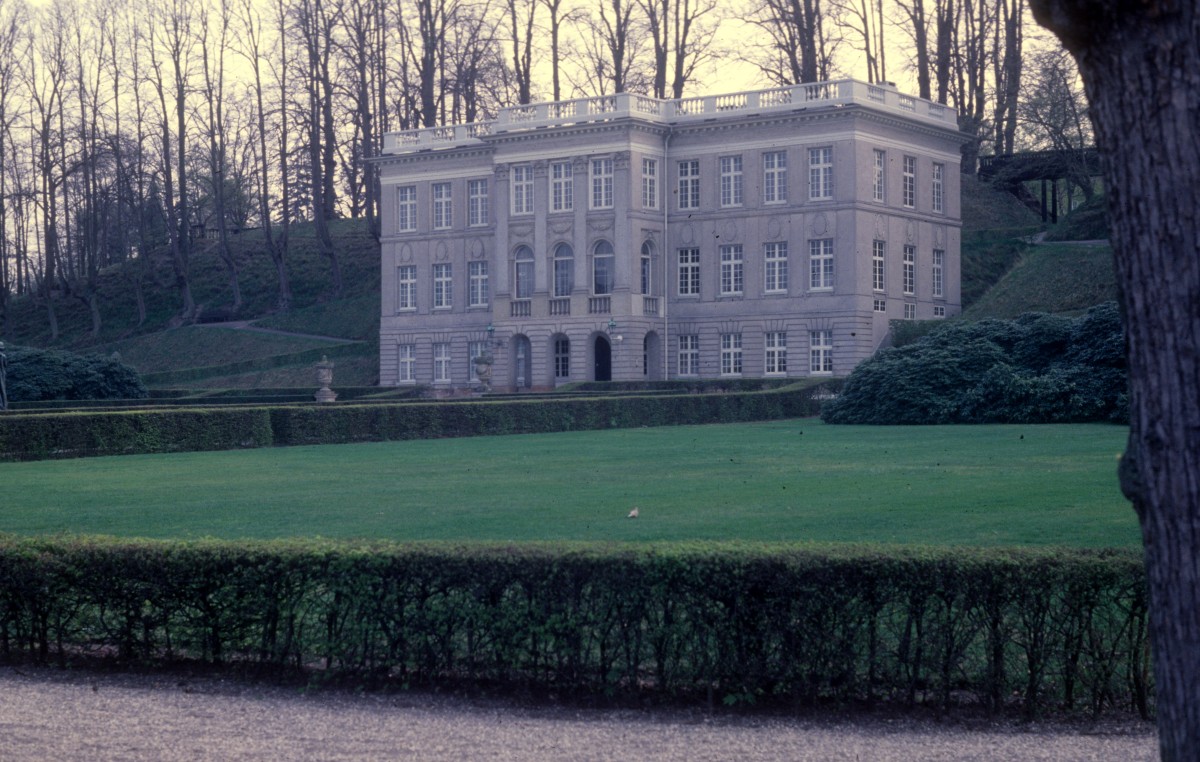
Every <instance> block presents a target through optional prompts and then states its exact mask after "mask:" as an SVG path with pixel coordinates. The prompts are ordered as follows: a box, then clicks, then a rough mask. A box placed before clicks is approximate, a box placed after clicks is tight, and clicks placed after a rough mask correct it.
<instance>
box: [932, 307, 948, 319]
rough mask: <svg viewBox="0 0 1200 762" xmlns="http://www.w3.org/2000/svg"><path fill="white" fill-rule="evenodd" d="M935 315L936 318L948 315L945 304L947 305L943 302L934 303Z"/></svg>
mask: <svg viewBox="0 0 1200 762" xmlns="http://www.w3.org/2000/svg"><path fill="white" fill-rule="evenodd" d="M933 316H934V317H935V318H944V317H946V306H945V305H943V304H938V305H934V308H933Z"/></svg>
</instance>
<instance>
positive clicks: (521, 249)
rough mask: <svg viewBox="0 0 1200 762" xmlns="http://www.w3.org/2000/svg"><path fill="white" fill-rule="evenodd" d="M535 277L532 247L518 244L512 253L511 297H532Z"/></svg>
mask: <svg viewBox="0 0 1200 762" xmlns="http://www.w3.org/2000/svg"><path fill="white" fill-rule="evenodd" d="M522 255H523V256H522ZM535 277H536V269H535V267H534V262H533V249H530V248H529V247H528V246H518V247H517V251H516V252H515V253H514V255H513V298H514V299H532V298H533V291H534V278H535Z"/></svg>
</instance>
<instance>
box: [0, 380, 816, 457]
mask: <svg viewBox="0 0 1200 762" xmlns="http://www.w3.org/2000/svg"><path fill="white" fill-rule="evenodd" d="M820 388H822V387H820V386H815V387H803V386H802V385H796V386H795V387H791V388H788V389H784V390H780V391H773V392H753V393H741V394H707V395H704V394H684V395H671V396H668V395H656V396H652V397H624V396H623V397H609V398H583V399H580V398H571V399H540V400H531V401H523V400H504V401H486V400H479V401H457V402H444V403H432V402H430V403H408V404H395V403H393V404H383V403H379V404H345V405H343V404H335V405H323V406H318V405H305V406H300V405H289V406H275V407H239V408H224V407H214V408H208V409H205V408H186V409H175V410H136V411H108V412H95V413H93V412H74V413H45V414H32V413H29V414H23V413H14V414H6V415H4V416H0V460H41V459H47V458H72V457H86V456H94V455H124V454H134V453H151V452H192V451H200V450H229V449H238V448H245V447H268V446H272V445H301V444H341V443H347V442H380V441H391V440H402V439H432V438H440V437H462V436H478V435H492V434H532V433H540V432H553V431H579V430H585V429H608V428H630V427H635V426H669V425H677V424H695V423H736V422H742V421H760V420H771V419H778V418H796V417H802V416H811V415H815V414H816V412H817V409H818V406H819V404H820V401H819V400H816V399H814V389H820Z"/></svg>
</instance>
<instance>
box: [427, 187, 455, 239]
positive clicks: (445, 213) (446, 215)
mask: <svg viewBox="0 0 1200 762" xmlns="http://www.w3.org/2000/svg"><path fill="white" fill-rule="evenodd" d="M431 193H432V195H433V229H434V230H449V229H450V228H451V227H453V225H454V186H453V185H452V184H450V183H433V185H432V186H431Z"/></svg>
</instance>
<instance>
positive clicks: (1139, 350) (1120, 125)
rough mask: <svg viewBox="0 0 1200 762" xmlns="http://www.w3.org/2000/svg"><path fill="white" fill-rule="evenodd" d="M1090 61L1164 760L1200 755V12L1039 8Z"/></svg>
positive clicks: (1072, 0) (1124, 472)
mask: <svg viewBox="0 0 1200 762" xmlns="http://www.w3.org/2000/svg"><path fill="white" fill-rule="evenodd" d="M1032 7H1033V11H1034V14H1035V17H1036V18H1037V20H1038V22H1039V23H1041V24H1042V25H1044V26H1046V27H1048V28H1049V29H1050V30H1052V31H1053V32H1054V33H1055V34H1057V35H1058V36H1059V37H1060V38H1061V39H1062V41H1063V43H1064V44H1065V45H1066V47H1067V49H1068V50H1070V51H1071V52H1072V54H1073V55H1074V56H1075V59H1076V61H1078V63H1079V70H1080V73H1081V74H1082V76H1083V80H1084V84H1085V86H1086V88H1087V93H1088V96H1089V98H1090V100H1091V105H1092V109H1091V116H1092V123H1093V125H1094V127H1095V132H1096V143H1097V145H1098V147H1099V149H1100V152H1101V155H1102V157H1103V159H1104V177H1105V183H1106V185H1107V188H1108V205H1109V210H1110V212H1111V215H1112V220H1113V230H1112V233H1113V253H1114V257H1115V260H1116V269H1117V276H1118V280H1119V283H1120V285H1121V306H1122V308H1123V311H1124V314H1125V319H1126V339H1127V342H1126V343H1127V348H1128V353H1129V367H1130V374H1129V381H1130V402H1131V404H1130V434H1129V446H1128V449H1127V450H1126V453H1125V457H1124V458H1123V459H1122V461H1121V469H1120V470H1121V486H1122V489H1123V490H1124V492H1125V494H1126V496H1127V497H1129V499H1130V500H1131V501H1132V502H1133V507H1134V509H1135V510H1136V511H1137V514H1138V518H1139V519H1140V521H1141V527H1142V539H1143V543H1144V545H1145V551H1146V553H1145V561H1146V574H1147V578H1148V582H1149V594H1150V605H1151V608H1150V639H1151V643H1152V646H1153V649H1154V674H1155V687H1156V690H1157V694H1158V701H1157V714H1158V733H1159V744H1160V749H1161V753H1162V758H1163V759H1164V760H1168V762H1176V761H1182V760H1194V759H1196V758H1197V756H1198V755H1200V692H1197V688H1196V687H1197V686H1198V685H1200V616H1198V614H1197V612H1200V562H1198V559H1200V479H1198V478H1197V477H1198V475H1200V396H1197V390H1198V389H1200V361H1198V359H1197V358H1200V227H1198V226H1197V210H1200V130H1197V125H1200V8H1198V7H1197V4H1196V3H1195V2H1191V1H1190V0H1166V2H1160V3H1148V4H1131V3H1125V2H1120V0H1100V1H1098V2H1087V3H1084V2H1077V1H1076V0H1033V2H1032Z"/></svg>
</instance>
